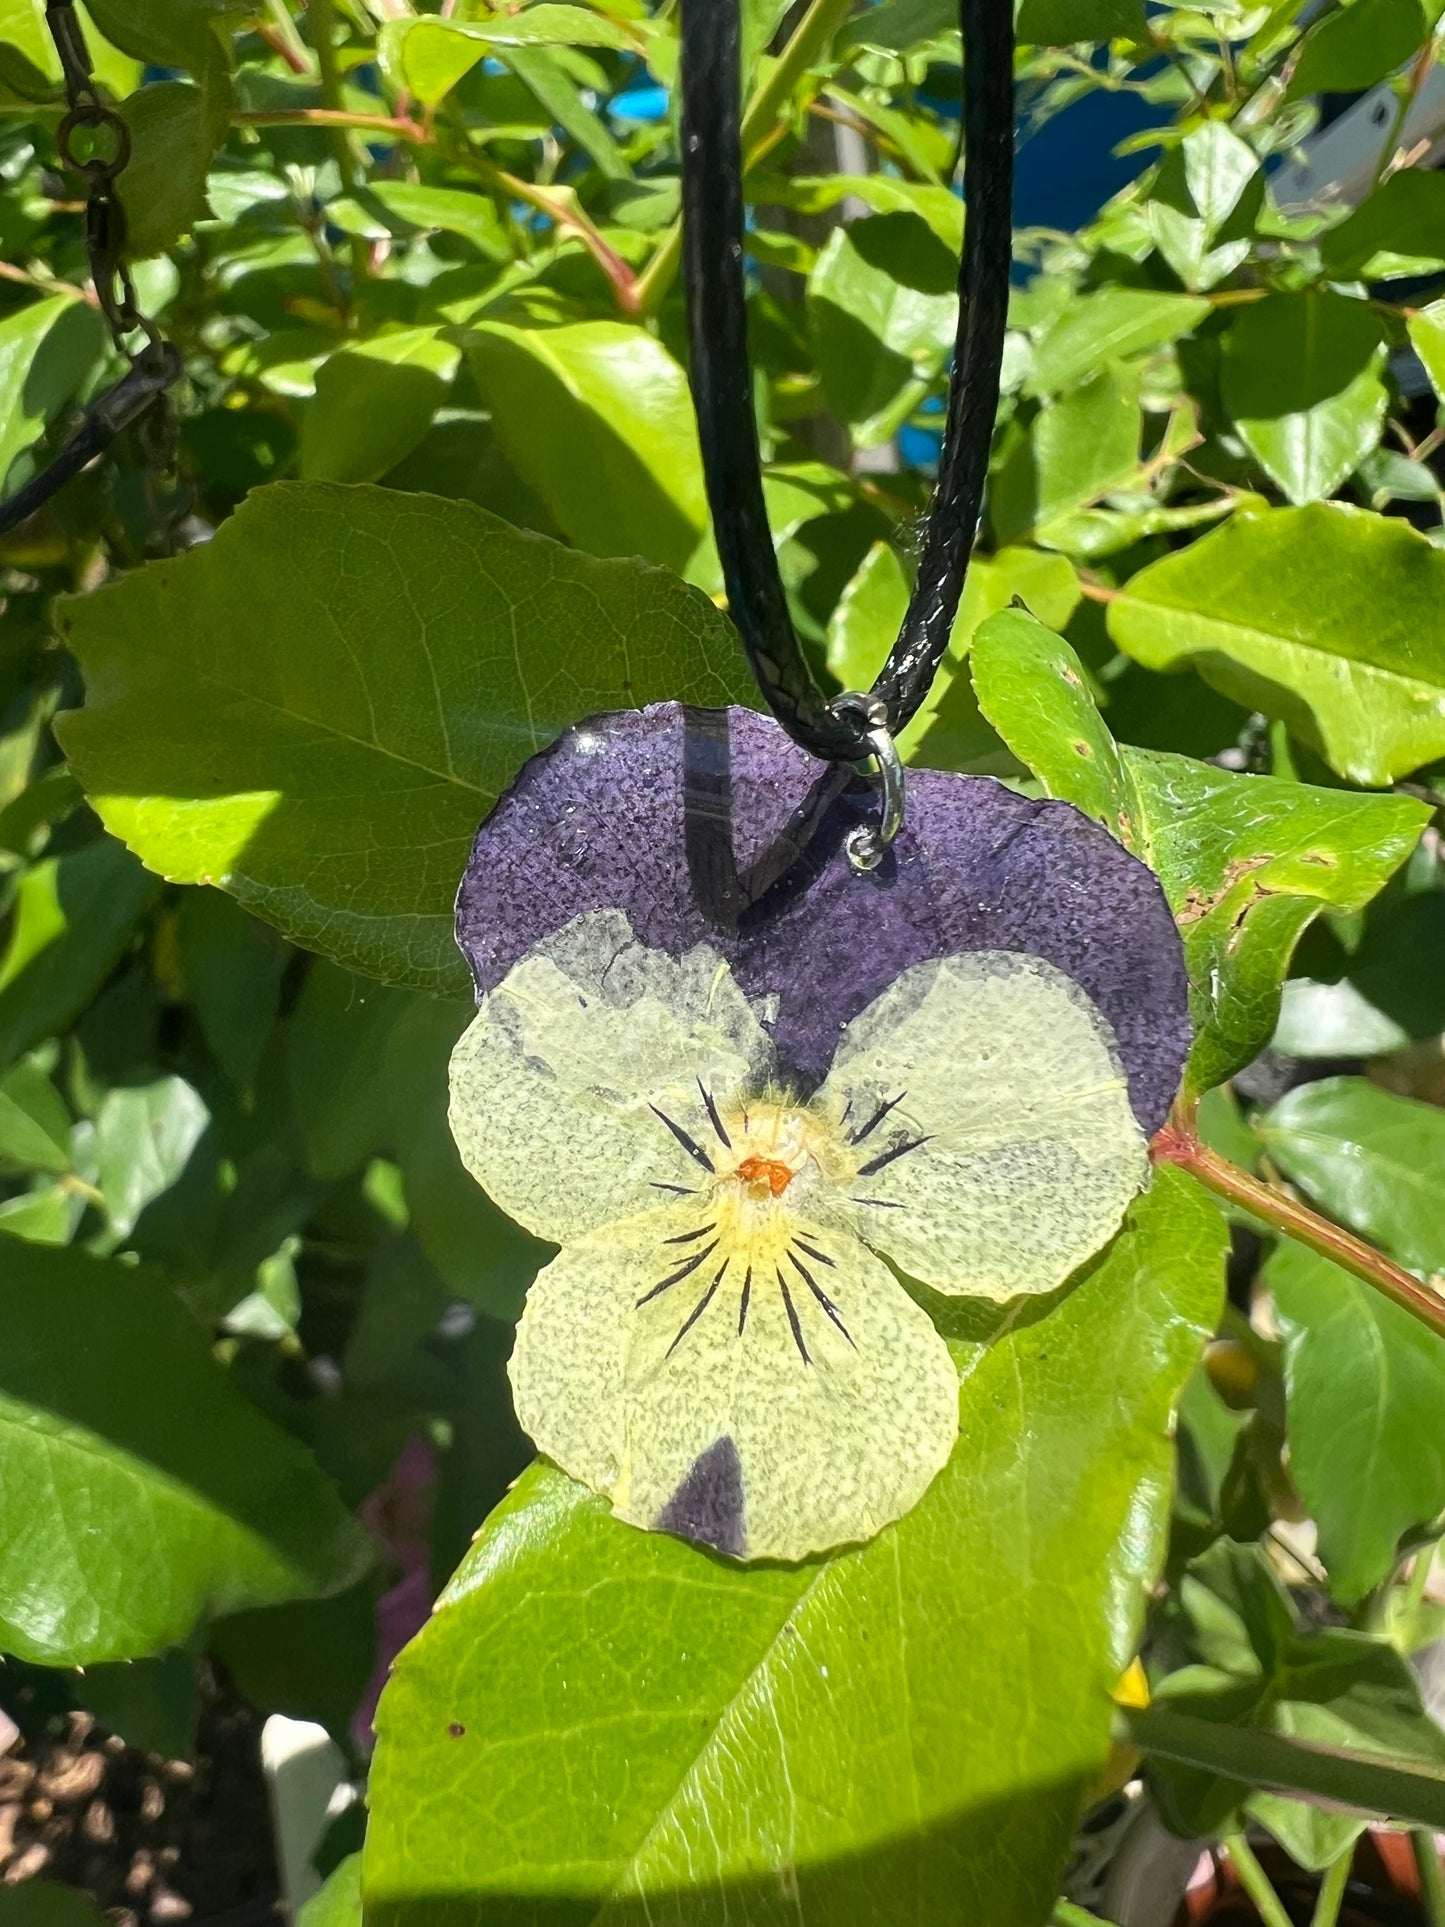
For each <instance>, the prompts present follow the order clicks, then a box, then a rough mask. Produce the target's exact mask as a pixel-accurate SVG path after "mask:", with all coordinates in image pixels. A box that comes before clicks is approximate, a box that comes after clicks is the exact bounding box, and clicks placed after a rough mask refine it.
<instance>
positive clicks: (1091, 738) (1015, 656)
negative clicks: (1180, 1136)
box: [971, 611, 1425, 1091]
mask: <svg viewBox="0 0 1445 1927" xmlns="http://www.w3.org/2000/svg"><path fill="white" fill-rule="evenodd" d="M971 661H972V669H973V679H974V686H975V688H976V690H977V692H978V700H979V705H980V707H981V708H982V710H983V713H984V715H985V716H987V717H988V719H989V721H990V722H991V723H992V724H993V726H994V728H995V729H997V730H998V732H999V734H1000V735H1001V736H1002V737H1003V739H1004V741H1005V742H1006V743H1007V744H1008V745H1009V747H1010V749H1012V750H1013V752H1014V753H1015V755H1017V756H1018V757H1019V758H1020V759H1021V760H1022V761H1023V762H1024V763H1025V764H1026V765H1027V766H1028V767H1029V768H1030V769H1032V770H1033V771H1034V773H1035V774H1036V775H1037V776H1038V777H1039V779H1040V780H1041V781H1042V783H1043V785H1044V787H1045V789H1046V790H1047V791H1048V793H1049V794H1050V795H1052V796H1060V797H1063V798H1064V799H1065V800H1066V801H1068V802H1071V803H1074V804H1076V805H1077V806H1078V808H1080V809H1082V810H1083V811H1085V812H1086V814H1088V815H1090V816H1092V817H1094V818H1096V819H1097V820H1098V821H1099V822H1101V823H1103V824H1105V825H1106V826H1107V828H1108V829H1109V830H1111V831H1112V832H1113V834H1114V835H1115V836H1117V837H1118V838H1119V839H1120V840H1121V841H1122V842H1124V843H1125V844H1127V845H1128V846H1129V848H1131V849H1132V850H1134V851H1135V852H1136V854H1137V855H1139V856H1141V857H1143V859H1144V860H1145V862H1146V863H1148V864H1149V866H1150V867H1151V869H1153V870H1154V871H1155V873H1156V874H1157V875H1158V877H1159V880H1160V882H1161V883H1162V884H1163V886H1164V891H1165V894H1166V895H1167V896H1168V898H1169V902H1170V906H1171V908H1172V909H1173V911H1174V915H1175V918H1176V919H1177V921H1178V923H1179V926H1180V930H1181V933H1182V935H1183V938H1184V955H1185V961H1186V962H1187V964H1188V966H1189V977H1190V985H1191V993H1190V1009H1191V1014H1192V1016H1193V1020H1194V1029H1195V1041H1194V1048H1193V1050H1192V1052H1191V1054H1190V1058H1189V1064H1188V1067H1187V1069H1186V1072H1185V1081H1186V1085H1187V1087H1188V1088H1189V1089H1191V1090H1194V1091H1202V1090H1206V1089H1208V1088H1209V1087H1210V1086H1211V1085H1214V1084H1218V1083H1221V1082H1222V1081H1223V1080H1224V1079H1225V1078H1226V1077H1228V1076H1229V1075H1230V1074H1231V1073H1232V1072H1234V1071H1237V1070H1239V1069H1241V1068H1242V1067H1243V1066H1244V1065H1245V1064H1247V1063H1249V1062H1250V1060H1251V1059H1252V1058H1254V1057H1255V1056H1257V1055H1258V1053H1259V1052H1260V1050H1262V1049H1263V1047H1264V1045H1265V1044H1266V1043H1267V1042H1268V1040H1269V1037H1270V1035H1271V1033H1272V1031H1273V1030H1274V1026H1275V1022H1276V1019H1277V1017H1278V1013H1279V995H1280V984H1281V982H1282V981H1283V979H1284V976H1285V973H1286V971H1287V970H1288V968H1289V960H1290V957H1291V955H1292V954H1293V951H1294V947H1295V944H1296V943H1297V942H1298V940H1299V938H1300V935H1301V934H1302V932H1303V931H1304V929H1305V927H1306V926H1307V925H1308V924H1309V923H1310V922H1311V921H1312V920H1313V919H1314V918H1315V917H1316V916H1318V915H1319V913H1320V911H1321V910H1325V909H1330V908H1333V909H1361V908H1363V906H1364V905H1365V904H1366V903H1367V902H1368V901H1369V900H1370V898H1371V897H1373V896H1374V894H1375V892H1376V891H1377V890H1378V889H1379V888H1380V886H1381V885H1382V884H1383V883H1384V882H1385V880H1386V878H1387V877H1389V876H1390V875H1391V873H1392V872H1393V871H1395V870H1397V869H1398V868H1399V866H1400V865H1401V864H1402V863H1403V862H1404V861H1405V859H1406V857H1407V856H1408V855H1409V854H1410V851H1411V849H1412V848H1413V846H1414V844H1415V842H1416V840H1417V838H1418V837H1419V834H1420V830H1421V829H1422V827H1423V826H1424V822H1425V813H1424V809H1423V807H1422V806H1421V805H1419V804H1417V803H1414V802H1413V801H1412V800H1411V799H1409V798H1407V797H1393V796H1392V797H1371V796H1356V795H1352V794H1350V793H1349V792H1348V791H1344V790H1326V789H1315V788H1311V787H1309V786H1307V785H1304V784H1300V783H1292V782H1286V781H1284V780H1282V779H1279V778H1275V777H1269V776H1236V775H1233V774H1231V773H1230V772H1229V771H1227V770H1222V769H1218V768H1216V767H1215V766H1213V765H1212V764H1208V763H1197V762H1194V761H1193V760H1191V759H1190V758H1189V757H1186V756H1174V755H1170V754H1166V753H1163V752H1160V751H1157V750H1145V749H1135V748H1133V747H1131V746H1130V745H1128V744H1116V743H1115V742H1114V741H1113V739H1112V737H1111V736H1110V734H1109V731H1108V728H1107V726H1106V724H1105V721H1104V719H1103V718H1102V717H1101V716H1100V715H1099V712H1098V710H1097V709H1096V707H1095V705H1094V702H1093V698H1092V697H1091V695H1090V693H1089V689H1088V682H1087V678H1086V676H1085V674H1084V670H1083V666H1082V665H1081V663H1080V662H1079V659H1078V657H1077V656H1076V655H1075V654H1074V652H1073V650H1072V649H1070V647H1069V645H1068V644H1067V643H1066V642H1064V641H1062V640H1061V639H1060V638H1059V637H1057V636H1055V635H1051V634H1050V633H1049V631H1048V630H1046V629H1044V628H1043V627H1042V626H1041V625H1040V624H1038V623H1036V622H1034V621H1033V620H1032V619H1031V618H1030V617H1028V616H1027V615H1024V614H1022V613H1020V612H1014V611H1007V612H1005V613H1004V614H1002V615H999V616H995V617H993V618H992V619H991V620H990V621H989V622H987V623H985V624H984V626H983V628H982V629H980V631H979V633H978V634H977V635H976V636H975V637H974V642H973V651H972V658H971Z"/></svg>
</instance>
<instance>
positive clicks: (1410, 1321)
mask: <svg viewBox="0 0 1445 1927" xmlns="http://www.w3.org/2000/svg"><path fill="white" fill-rule="evenodd" d="M1265 1276H1266V1278H1267V1280H1268V1283H1269V1287H1270V1290H1271V1291H1272V1293H1273V1294H1274V1307H1275V1315H1276V1318H1277V1320H1278V1322H1279V1327H1280V1331H1281V1333H1282V1334H1283V1337H1284V1346H1285V1391H1286V1397H1287V1412H1286V1427H1287V1431H1288V1435H1289V1464H1290V1476H1291V1477H1292V1478H1293V1480H1294V1482H1295V1484H1296V1485H1297V1486H1298V1487H1299V1490H1300V1496H1301V1497H1302V1498H1303V1499H1304V1502H1305V1504H1306V1505H1307V1506H1308V1507H1309V1509H1310V1513H1311V1515H1312V1516H1313V1518H1314V1520H1315V1522H1316V1524H1317V1525H1318V1527H1319V1546H1320V1557H1321V1558H1322V1559H1323V1560H1324V1562H1325V1565H1326V1567H1327V1569H1328V1571H1329V1575H1330V1591H1331V1592H1332V1593H1333V1594H1334V1596H1335V1598H1336V1599H1338V1600H1339V1601H1340V1602H1341V1603H1342V1604H1343V1605H1346V1606H1353V1605H1354V1604H1356V1602H1357V1601H1359V1600H1360V1599H1362V1598H1363V1597H1364V1595H1365V1594H1366V1593H1367V1592H1369V1591H1371V1590H1372V1589H1373V1588H1374V1587H1375V1586H1378V1585H1380V1584H1381V1583H1382V1581H1384V1580H1385V1579H1387V1578H1388V1577H1389V1575H1390V1573H1391V1571H1392V1570H1393V1568H1394V1564H1395V1559H1396V1555H1397V1548H1398V1546H1399V1543H1400V1539H1401V1536H1402V1534H1404V1533H1405V1532H1408V1531H1409V1530H1410V1529H1411V1528H1412V1527H1419V1526H1424V1525H1427V1524H1428V1523H1429V1522H1430V1521H1431V1520H1432V1519H1434V1518H1436V1517H1437V1516H1438V1515H1439V1514H1440V1513H1441V1512H1445V1412H1442V1407H1441V1400H1440V1384H1441V1378H1442V1374H1445V1342H1442V1341H1441V1340H1440V1339H1439V1338H1437V1337H1436V1336H1435V1334H1434V1333H1433V1332H1430V1331H1427V1330H1426V1329H1425V1327H1424V1326H1423V1325H1422V1324H1421V1323H1420V1322H1419V1320H1418V1319H1415V1318H1412V1317H1410V1315H1409V1313H1408V1312H1404V1311H1401V1310H1400V1308H1399V1307H1398V1306H1397V1305H1392V1304H1391V1303H1390V1302H1389V1300H1388V1299H1386V1298H1383V1297H1381V1295H1380V1293H1379V1292H1377V1291H1372V1290H1371V1289H1370V1287H1369V1286H1368V1285H1365V1284H1362V1283H1361V1282H1360V1280H1359V1279H1358V1278H1354V1277H1352V1276H1351V1275H1350V1273H1349V1272H1347V1271H1342V1270H1341V1269H1340V1267H1339V1266H1338V1265H1333V1264H1331V1263H1330V1262H1329V1260H1328V1259H1327V1258H1321V1257H1318V1256H1316V1254H1315V1253H1314V1252H1312V1251H1306V1250H1305V1248H1304V1247H1303V1245H1297V1244H1293V1243H1290V1242H1289V1241H1288V1240H1286V1241H1285V1242H1283V1243H1282V1244H1281V1245H1280V1246H1279V1248H1278V1249H1277V1250H1276V1252H1275V1254H1274V1256H1273V1257H1272V1258H1271V1260H1270V1262H1269V1266H1268V1269H1267V1271H1266V1273H1265Z"/></svg>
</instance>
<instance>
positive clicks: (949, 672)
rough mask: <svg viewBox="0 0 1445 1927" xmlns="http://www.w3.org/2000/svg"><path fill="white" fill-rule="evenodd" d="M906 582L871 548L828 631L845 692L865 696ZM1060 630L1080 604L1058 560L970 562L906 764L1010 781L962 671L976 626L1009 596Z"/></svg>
mask: <svg viewBox="0 0 1445 1927" xmlns="http://www.w3.org/2000/svg"><path fill="white" fill-rule="evenodd" d="M910 586H911V585H910V583H909V581H908V577H907V575H906V574H905V572H904V568H903V564H902V563H901V562H900V561H899V559H898V556H897V554H896V552H895V551H894V550H893V549H891V548H889V547H888V545H887V544H886V543H883V542H877V543H875V544H874V545H873V547H872V548H871V549H870V550H869V551H868V554H867V555H866V556H865V557H864V559H863V561H862V563H861V564H860V565H859V568H858V570H857V573H856V574H855V575H854V577H853V579H852V581H851V582H850V583H849V584H848V586H847V588H846V589H845V590H844V591H843V595H842V597H841V599H840V600H839V603H838V606H837V608H836V610H835V611H834V615H833V619H832V621H831V622H830V623H829V625H828V667H829V669H830V670H831V671H832V673H833V674H834V675H835V676H836V677H837V679H838V681H839V682H840V683H841V684H842V686H843V687H844V688H845V689H870V688H871V687H872V685H873V681H874V678H875V677H876V676H877V674H878V671H879V670H880V669H881V668H882V667H883V663H884V659H885V658H886V656H887V654H888V651H889V650H890V649H891V648H892V647H893V644H894V642H895V641H896V640H897V637H898V630H899V626H900V624H901V623H902V621H903V615H904V611H905V610H906V608H907V607H908V596H909V591H910ZM1016 597H1017V598H1019V599H1021V600H1022V601H1023V602H1024V603H1025V604H1026V605H1027V606H1028V608H1029V609H1030V610H1031V611H1032V612H1033V613H1034V614H1035V615H1037V616H1038V618H1039V620H1040V621H1042V622H1046V623H1047V624H1048V625H1049V626H1050V627H1051V628H1055V629H1061V628H1062V627H1063V626H1064V624H1065V623H1066V622H1067V621H1068V620H1069V617H1070V616H1071V615H1072V614H1073V613H1074V610H1075V609H1076V608H1077V607H1078V603H1079V579H1078V577H1077V575H1075V573H1074V569H1073V565H1072V564H1071V563H1070V562H1068V561H1067V560H1066V559H1065V558H1064V557H1063V556H1061V555H1052V554H1050V553H1048V552H1047V551H1046V550H1043V549H1028V548H1005V549H1000V550H999V551H998V552H997V553H996V554H994V555H989V556H982V555H980V556H975V557H974V559H973V561H972V562H971V563H970V564H969V570H968V576H967V578H966V580H965V582H964V585H963V595H962V598H961V599H960V601H959V605H958V616H957V619H956V620H955V622H954V625H953V636H952V639H951V641H950V643H949V649H948V654H947V655H946V656H945V657H944V659H943V661H942V662H941V663H940V664H939V667H938V673H937V675H936V676H935V677H934V680H933V683H932V686H931V687H930V689H929V691H928V694H927V695H926V696H925V697H924V699H923V702H922V703H921V704H920V706H919V709H918V713H917V714H916V716H915V717H914V718H913V721H912V722H911V723H910V724H909V725H908V727H907V729H906V730H904V732H903V734H902V735H901V736H900V738H899V746H900V748H901V750H902V753H903V756H904V759H905V760H906V761H908V762H911V763H921V764H923V765H925V766H926V767H928V768H931V769H957V770H971V771H975V772H978V773H982V774H985V775H994V776H999V775H1004V776H1007V775H1014V774H1017V772H1018V771H1019V769H1020V768H1021V767H1022V765H1020V764H1019V763H1018V762H1017V760H1016V759H1015V758H1014V757H1013V756H1012V755H1011V754H1010V753H1009V751H1008V750H1007V749H1006V748H1005V747H1004V745H1003V743H1002V742H1001V741H1000V740H999V738H998V736H997V734H996V733H995V731H994V730H993V729H992V727H991V726H990V725H989V724H988V723H987V722H985V720H984V718H983V716H982V715H981V714H980V712H979V707H978V702H977V699H976V698H975V696H974V692H973V683H972V681H971V680H970V678H969V675H968V672H967V670H966V669H965V667H964V664H965V662H966V659H967V654H968V649H969V645H970V644H971V642H972V640H973V637H974V635H975V634H976V632H977V630H978V628H979V625H980V624H981V623H983V622H985V621H986V620H987V618H988V617H989V616H991V615H996V614H997V613H998V612H999V610H1001V609H1007V608H1008V607H1009V605H1010V604H1011V603H1012V602H1013V601H1014V599H1015V598H1016Z"/></svg>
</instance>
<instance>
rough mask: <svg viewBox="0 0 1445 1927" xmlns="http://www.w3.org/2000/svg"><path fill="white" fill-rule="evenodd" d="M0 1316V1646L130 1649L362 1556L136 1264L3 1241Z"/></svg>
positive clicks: (333, 1505) (315, 1480)
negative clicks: (0, 1332)
mask: <svg viewBox="0 0 1445 1927" xmlns="http://www.w3.org/2000/svg"><path fill="white" fill-rule="evenodd" d="M0 1319H3V1325H4V1330H5V1337H6V1342H5V1345H4V1348H3V1351H0V1467H3V1472H0V1527H3V1529H0V1643H3V1644H4V1646H5V1647H6V1648H7V1649H8V1650H9V1651H10V1652H12V1653H16V1654H18V1655H19V1656H20V1657H21V1658H24V1659H33V1660H42V1661H44V1662H45V1663H46V1664H48V1665H57V1666H58V1665H65V1666H78V1665H87V1664H89V1663H90V1662H91V1661H93V1660H101V1659H128V1658H136V1657H139V1656H140V1655H141V1654H145V1653H153V1652H159V1651H160V1650H161V1649H162V1648H163V1647H166V1646H171V1645H175V1644H178V1643H179V1642H180V1641H182V1640H184V1639H186V1638H188V1637H189V1636H190V1634H191V1632H192V1630H193V1629H194V1628H195V1626H196V1625H197V1623H198V1622H199V1621H201V1620H202V1619H204V1618H206V1617H208V1616H211V1615H213V1614H218V1613H223V1612H234V1611H237V1610H239V1609H240V1608H241V1607H243V1606H257V1605H265V1604H269V1603H271V1602H272V1601H276V1600H281V1599H293V1598H298V1597H304V1596H306V1595H309V1594H314V1593H322V1592H328V1591H332V1590H335V1589H337V1588H339V1587H341V1586H343V1585H346V1584H348V1583H350V1581H352V1580H353V1579H355V1578H356V1577H357V1576H358V1575H359V1574H360V1573H361V1572H362V1571H363V1570H364V1569H365V1567H366V1565H367V1563H368V1561H369V1559H370V1551H369V1547H368V1542H367V1540H366V1537H365V1535H364V1534H363V1533H362V1531H361V1529H360V1528H359V1527H358V1526H357V1525H356V1524H355V1523H354V1522H353V1520H352V1519H351V1518H350V1516H349V1515H348V1514H347V1512H346V1511H345V1510H344V1508H343V1507H342V1505H341V1503H340V1501H339V1500H338V1499H337V1497H336V1495H335V1493H334V1491H333V1490H332V1489H331V1487H330V1485H329V1484H328V1483H327V1482H326V1480H324V1479H323V1478H322V1476H321V1474H320V1473H319V1472H318V1471H317V1468H316V1466H315V1464H314V1462H313V1461H312V1460H311V1458H310V1457H309V1455H308V1454H307V1453H306V1452H304V1451H303V1450H302V1448H301V1447H300V1446H298V1445H297V1444H295V1442H294V1441H293V1440H292V1439H290V1438H289V1437H288V1436H287V1435H286V1434H285V1433H283V1432H282V1431H280V1430H279V1428H277V1427H276V1426H274V1425H272V1424H271V1422H270V1421H269V1420H268V1419H264V1418H262V1417H261V1415H260V1413H259V1412H257V1411H256V1410H255V1409H254V1407H253V1406H251V1405H250V1404H249V1403H248V1402H247V1401H246V1400H245V1399H243V1398H242V1397H241V1396H240V1394H239V1393H238V1392H236V1391H235V1390H234V1389H233V1388H232V1387H231V1386H230V1384H229V1383H228V1382H227V1380H226V1376H225V1374H224V1373H223V1372H222V1371H221V1370H220V1369H219V1368H218V1367H217V1366H216V1365H214V1364H213V1363H212V1362H211V1358H210V1355H209V1350H208V1347H207V1344H206V1340H205V1336H204V1334H203V1333H202V1331H201V1330H200V1328H199V1327H198V1326H197V1325H196V1324H195V1323H194V1322H193V1321H192V1319H191V1317H190V1315H189V1313H187V1312H186V1311H184V1310H183V1309H182V1307H181V1305H180V1303H179V1302H178V1300H177V1299H176V1298H174V1297H173V1295H172V1294H171V1293H170V1292H169V1291H168V1290H167V1289H166V1288H165V1287H164V1286H163V1285H161V1284H160V1283H159V1282H157V1281H156V1280H155V1279H154V1278H152V1277H150V1276H148V1275H147V1274H146V1273H144V1272H142V1271H139V1270H136V1269H135V1268H134V1267H131V1266H126V1265H120V1264H115V1263H105V1262H102V1261H101V1260H98V1259H93V1258H87V1257H84V1256H83V1255H82V1254H80V1253H79V1252H68V1251H46V1250H42V1249H40V1248H39V1247H38V1246H35V1245H24V1244H20V1243H14V1244H13V1245H8V1246H7V1247H6V1250H5V1256H4V1263H3V1265H0ZM79 1333H83V1334H84V1341H83V1342H77V1336H76V1335H77V1334H79ZM138 1546H144V1548H145V1567H144V1573H145V1577H144V1583H138V1582H137V1568H136V1564H135V1552H136V1548H137V1547H138Z"/></svg>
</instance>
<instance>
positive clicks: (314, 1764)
mask: <svg viewBox="0 0 1445 1927" xmlns="http://www.w3.org/2000/svg"><path fill="white" fill-rule="evenodd" d="M261 1768H262V1771H263V1772H264V1774H265V1776H266V1792H267V1796H268V1797H269V1799H270V1802H271V1824H272V1827H273V1828H274V1830H275V1834H276V1859H277V1862H278V1871H279V1872H280V1875H281V1893H282V1898H283V1900H284V1902H285V1905H286V1911H287V1914H288V1915H289V1917H290V1918H291V1919H292V1920H294V1919H295V1918H296V1915H297V1913H298V1911H299V1910H300V1909H301V1908H302V1907H304V1906H305V1904H306V1902H307V1901H308V1900H309V1899H310V1898H311V1896H312V1895H313V1894H314V1893H318V1892H319V1891H320V1889H321V1876H320V1875H319V1874H318V1873H317V1871H316V1866H315V1856H316V1849H317V1848H318V1847H319V1846H320V1844H321V1840H322V1837H323V1835H324V1834H325V1832H326V1829H327V1827H328V1826H329V1825H330V1823H331V1821H332V1820H334V1819H335V1817H336V1815H337V1814H338V1813H344V1812H345V1811H346V1809H347V1808H348V1807H349V1806H351V1805H352V1804H353V1802H354V1801H355V1800H356V1798H357V1793H356V1788H355V1787H354V1786H352V1784H351V1782H350V1781H349V1780H348V1779H347V1777H346V1761H345V1759H344V1757H343V1755H342V1752H341V1748H340V1747H339V1746H337V1745H336V1743H335V1741H334V1740H332V1739H331V1737H330V1735H329V1734H328V1733H327V1731H326V1728H325V1727H324V1726H318V1725H317V1724H316V1723H315V1721H314V1720H290V1719H287V1718H286V1717H285V1715H284V1714H282V1713H273V1714H272V1715H271V1717H270V1719H268V1720H267V1722H266V1724H265V1725H264V1726H263V1727H262V1728H261Z"/></svg>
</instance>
